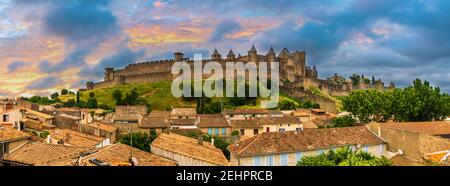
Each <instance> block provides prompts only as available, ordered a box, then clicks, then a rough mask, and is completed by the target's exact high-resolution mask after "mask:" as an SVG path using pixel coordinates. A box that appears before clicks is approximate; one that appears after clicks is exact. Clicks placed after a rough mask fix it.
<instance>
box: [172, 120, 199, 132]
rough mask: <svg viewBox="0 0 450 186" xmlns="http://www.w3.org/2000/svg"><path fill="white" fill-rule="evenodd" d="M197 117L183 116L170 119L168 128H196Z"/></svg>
mask: <svg viewBox="0 0 450 186" xmlns="http://www.w3.org/2000/svg"><path fill="white" fill-rule="evenodd" d="M197 122H198V120H197V118H183V119H171V120H170V129H187V130H195V129H197Z"/></svg>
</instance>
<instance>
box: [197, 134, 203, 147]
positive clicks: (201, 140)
mask: <svg viewBox="0 0 450 186" xmlns="http://www.w3.org/2000/svg"><path fill="white" fill-rule="evenodd" d="M197 144H199V145H203V136H198V138H197Z"/></svg>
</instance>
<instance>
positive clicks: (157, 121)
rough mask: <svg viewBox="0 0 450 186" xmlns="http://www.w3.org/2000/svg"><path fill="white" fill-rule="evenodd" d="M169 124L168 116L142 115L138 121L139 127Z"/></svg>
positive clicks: (165, 126)
mask: <svg viewBox="0 0 450 186" xmlns="http://www.w3.org/2000/svg"><path fill="white" fill-rule="evenodd" d="M169 126H170V120H169V118H168V117H144V118H142V121H141V122H140V123H139V127H140V128H167V127H169Z"/></svg>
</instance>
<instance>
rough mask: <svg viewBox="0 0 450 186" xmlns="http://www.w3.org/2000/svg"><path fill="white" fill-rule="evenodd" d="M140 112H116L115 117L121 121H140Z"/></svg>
mask: <svg viewBox="0 0 450 186" xmlns="http://www.w3.org/2000/svg"><path fill="white" fill-rule="evenodd" d="M139 118H141V115H140V114H114V116H113V119H114V120H119V121H138V120H139Z"/></svg>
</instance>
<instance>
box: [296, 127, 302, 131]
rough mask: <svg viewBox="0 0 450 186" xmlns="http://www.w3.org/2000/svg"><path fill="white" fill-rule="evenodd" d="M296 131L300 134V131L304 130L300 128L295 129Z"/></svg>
mask: <svg viewBox="0 0 450 186" xmlns="http://www.w3.org/2000/svg"><path fill="white" fill-rule="evenodd" d="M295 130H296V131H297V132H300V131H302V130H303V129H302V128H300V127H298V128H295Z"/></svg>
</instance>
